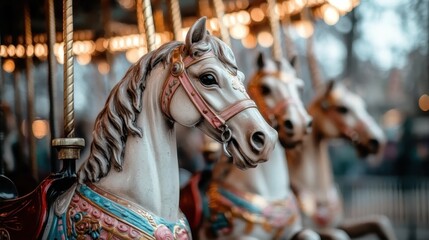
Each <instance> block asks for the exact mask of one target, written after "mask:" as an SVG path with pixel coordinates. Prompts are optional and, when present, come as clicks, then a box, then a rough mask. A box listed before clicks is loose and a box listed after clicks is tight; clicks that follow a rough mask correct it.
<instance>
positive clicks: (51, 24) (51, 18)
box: [45, 0, 59, 172]
mask: <svg viewBox="0 0 429 240" xmlns="http://www.w3.org/2000/svg"><path fill="white" fill-rule="evenodd" d="M45 6H46V13H47V30H48V31H47V32H48V34H47V35H48V91H49V126H50V140H51V141H52V140H53V139H55V138H57V137H59V136H58V135H57V134H58V127H57V124H56V121H55V120H56V119H57V118H56V114H55V113H56V111H55V99H56V89H57V88H56V85H57V84H56V82H57V79H56V75H55V73H56V72H57V64H56V61H55V55H54V44H55V12H54V9H55V8H54V0H46V1H45ZM50 152H51V172H56V171H57V166H58V163H57V161H56V157H55V156H56V153H55V149H54V148H52V147H51V148H50Z"/></svg>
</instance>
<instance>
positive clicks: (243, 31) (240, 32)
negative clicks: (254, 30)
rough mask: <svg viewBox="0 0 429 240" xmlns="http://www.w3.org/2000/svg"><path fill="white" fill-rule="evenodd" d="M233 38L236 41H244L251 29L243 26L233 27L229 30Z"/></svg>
mask: <svg viewBox="0 0 429 240" xmlns="http://www.w3.org/2000/svg"><path fill="white" fill-rule="evenodd" d="M229 33H230V34H231V37H233V38H235V39H243V38H244V37H246V36H247V35H248V34H249V27H248V26H244V25H241V24H236V25H234V26H232V27H231V28H230V30H229Z"/></svg>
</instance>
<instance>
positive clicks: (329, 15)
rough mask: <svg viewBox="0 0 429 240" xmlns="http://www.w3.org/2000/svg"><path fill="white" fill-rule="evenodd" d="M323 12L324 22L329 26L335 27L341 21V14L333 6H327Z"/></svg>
mask: <svg viewBox="0 0 429 240" xmlns="http://www.w3.org/2000/svg"><path fill="white" fill-rule="evenodd" d="M322 11H323V21H325V23H326V24H328V25H334V24H336V23H337V22H338V20H339V19H340V13H339V12H338V10H337V9H335V8H334V7H333V6H331V5H326V7H324V9H323V10H322Z"/></svg>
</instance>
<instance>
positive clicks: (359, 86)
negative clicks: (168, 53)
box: [0, 0, 429, 239]
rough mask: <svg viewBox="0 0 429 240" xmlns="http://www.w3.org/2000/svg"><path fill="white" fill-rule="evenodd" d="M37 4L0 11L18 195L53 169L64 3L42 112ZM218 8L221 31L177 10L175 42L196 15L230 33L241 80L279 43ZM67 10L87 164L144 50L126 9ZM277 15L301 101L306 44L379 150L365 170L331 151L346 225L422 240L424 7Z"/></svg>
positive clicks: (428, 190) (263, 8)
mask: <svg viewBox="0 0 429 240" xmlns="http://www.w3.org/2000/svg"><path fill="white" fill-rule="evenodd" d="M47 1H48V0H47ZM47 1H41V0H35V1H23V0H15V1H1V3H0V30H1V32H0V57H1V75H0V76H1V85H0V91H1V92H0V100H1V105H2V108H3V109H4V110H3V111H4V113H5V115H6V116H7V118H6V122H5V123H4V124H3V126H2V130H3V132H4V133H5V134H4V135H3V136H4V137H3V139H2V140H3V142H2V145H3V148H2V156H1V157H2V168H1V170H2V172H3V173H4V174H6V175H7V176H9V177H10V178H11V179H13V180H14V181H15V182H18V184H17V185H18V187H19V190H20V194H21V195H23V194H25V193H28V192H29V191H31V189H33V188H34V187H35V186H36V185H37V184H38V183H39V182H40V181H41V179H43V178H44V177H45V176H47V175H48V174H49V173H50V172H53V171H57V170H58V169H59V167H60V163H58V162H56V161H55V151H51V148H50V144H49V143H50V140H51V138H55V137H60V136H62V134H63V133H62V131H63V130H62V127H61V126H62V122H63V120H62V118H63V94H62V92H63V83H62V81H63V62H64V57H63V53H64V52H63V44H62V1H58V0H55V1H53V0H52V1H53V2H54V5H55V11H54V15H55V20H56V21H55V29H56V30H55V32H56V34H55V35H54V38H55V39H54V41H55V42H56V43H55V45H54V46H53V49H52V51H53V52H54V54H55V59H56V61H55V62H54V66H53V67H54V70H53V74H51V76H50V77H51V78H53V79H54V83H55V84H54V85H52V87H53V90H54V91H53V93H54V96H53V101H52V103H51V101H50V97H49V91H48V90H49V81H48V79H49V69H48V61H47V59H48V44H47V43H48V37H47V27H48V25H49V24H48V22H47V9H46V2H47ZM169 2H170V1H168V0H165V1H162V0H153V1H152V10H153V16H154V23H155V30H156V44H157V45H158V46H159V45H161V44H163V43H165V42H168V41H171V40H173V38H174V37H173V28H172V25H173V24H174V22H173V20H172V17H171V15H170V11H169V7H168V6H169V5H168V4H169ZM214 2H216V1H214ZM218 2H219V1H218ZM221 2H222V3H223V5H224V15H223V18H222V21H219V20H218V19H219V18H218V16H219V15H218V14H216V11H215V8H214V5H213V4H214V3H213V2H212V1H209V0H201V1H198V0H184V1H179V5H180V14H181V18H180V19H181V24H182V29H181V32H180V34H179V35H178V38H179V40H180V38H181V39H182V40H183V37H184V35H185V34H186V31H187V30H188V28H189V26H190V25H191V24H192V23H193V22H194V21H195V20H196V19H198V17H199V16H207V17H208V21H207V27H208V29H209V31H210V32H211V33H212V34H214V35H217V36H220V37H221V36H222V35H221V32H222V31H221V29H222V27H225V28H226V29H227V30H228V32H227V33H229V36H230V38H231V40H230V41H231V46H232V50H233V51H234V53H235V56H236V59H237V63H238V66H239V68H240V69H241V70H242V71H243V72H244V73H245V75H246V76H251V75H252V74H253V73H254V72H255V71H256V67H255V62H256V57H257V55H258V53H259V52H261V51H262V52H266V53H267V54H270V53H271V47H272V44H273V37H275V36H276V34H278V33H274V34H273V33H272V31H271V29H270V25H269V22H268V17H269V13H268V10H267V3H266V2H265V1H260V0H237V1H231V0H223V1H221ZM73 11H74V30H75V33H74V41H75V42H74V47H73V52H74V54H75V60H74V61H75V62H74V69H75V70H74V71H75V72H74V79H75V118H76V131H77V134H76V136H78V137H82V138H84V139H85V140H86V147H85V149H84V150H83V151H82V157H81V160H80V161H79V162H78V165H79V163H80V162H81V161H82V160H83V159H86V157H87V156H88V154H89V153H88V149H89V145H90V142H91V132H92V128H93V123H94V120H95V118H96V116H97V114H98V112H99V111H100V109H101V108H102V106H103V105H104V102H105V100H106V98H107V96H108V94H109V92H110V89H111V88H112V87H113V86H114V85H115V84H116V83H117V82H118V81H119V80H120V79H121V78H122V76H123V75H124V74H125V72H126V70H127V69H128V67H129V66H130V65H131V64H133V63H134V62H136V61H137V60H138V59H139V57H140V56H142V55H143V54H144V53H146V48H145V43H144V41H142V39H143V34H144V33H142V31H141V28H139V20H138V18H137V14H136V1H134V0H100V1H84V0H75V1H74V9H73ZM276 13H277V14H278V15H279V16H280V19H281V21H280V25H281V29H280V34H279V36H280V38H281V42H282V43H283V45H282V48H283V49H284V52H286V53H287V54H288V56H287V57H288V58H290V57H292V55H296V56H298V60H299V68H298V69H297V72H298V75H299V76H300V77H301V78H302V79H303V80H304V81H305V83H306V87H305V89H304V92H303V99H304V101H305V102H308V101H309V100H310V99H311V98H312V94H313V91H312V88H311V80H310V72H309V54H308V50H309V41H310V39H312V41H311V42H310V44H312V48H313V49H314V50H313V51H314V57H315V59H316V63H317V67H318V68H319V71H320V74H321V78H322V79H323V80H325V81H328V80H331V79H335V80H337V81H341V82H344V83H345V84H346V85H347V86H348V87H349V88H351V89H352V90H353V91H355V92H357V93H358V94H360V95H361V96H362V97H363V99H364V100H365V101H366V104H367V109H368V111H369V112H370V113H371V114H372V116H373V117H374V119H376V121H377V122H378V123H379V124H380V126H382V128H383V130H384V132H385V134H386V137H387V139H388V144H387V146H386V148H385V151H384V153H383V155H382V156H375V157H370V158H365V159H361V158H359V157H358V155H357V154H356V152H355V150H354V148H353V147H352V146H351V145H350V144H349V143H347V142H343V141H340V140H338V141H333V142H332V143H331V145H330V154H331V159H332V164H333V168H334V173H335V177H336V181H337V182H338V186H339V188H340V189H341V192H342V194H343V197H344V199H345V209H346V213H345V214H346V216H347V217H357V216H362V215H366V214H370V213H381V214H385V215H387V216H388V217H390V219H391V220H392V222H393V223H394V224H395V226H396V230H397V233H398V237H399V239H429V230H428V229H429V56H428V45H429V37H428V34H429V1H427V0H372V1H359V0H279V1H277V6H276ZM50 24H52V22H51V23H50ZM273 35H274V36H273ZM50 104H52V105H53V112H54V116H53V118H52V119H51V120H50V112H51V110H50V107H49V106H50ZM30 123H31V124H30ZM178 137H179V138H180V141H178V143H179V148H178V153H179V159H180V161H181V162H180V163H181V166H182V168H183V169H185V170H186V171H187V172H189V173H193V172H195V171H198V170H201V169H203V168H204V165H205V163H204V158H203V156H202V154H201V149H202V147H203V146H202V144H203V142H204V141H203V140H202V139H203V136H202V135H201V134H200V133H199V132H198V131H197V130H194V129H184V128H180V127H179V129H178ZM19 182H20V183H21V184H19Z"/></svg>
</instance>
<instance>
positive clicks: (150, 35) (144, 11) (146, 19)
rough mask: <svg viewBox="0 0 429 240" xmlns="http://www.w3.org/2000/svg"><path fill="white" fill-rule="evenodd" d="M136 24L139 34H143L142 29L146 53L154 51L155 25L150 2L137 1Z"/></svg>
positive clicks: (145, 0)
mask: <svg viewBox="0 0 429 240" xmlns="http://www.w3.org/2000/svg"><path fill="white" fill-rule="evenodd" d="M137 23H138V28H139V33H140V34H141V33H143V28H144V32H145V37H146V46H147V51H148V52H150V51H153V50H155V48H156V46H155V25H154V23H153V16H152V6H151V5H150V0H137ZM142 23H143V24H142Z"/></svg>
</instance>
